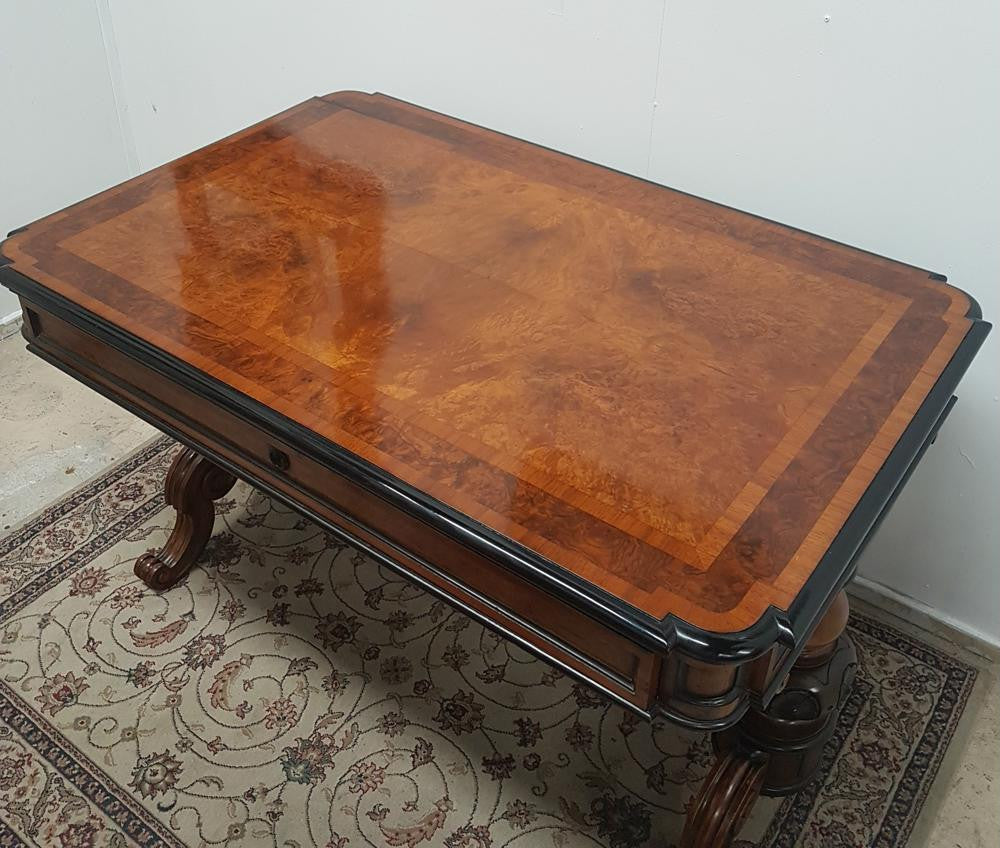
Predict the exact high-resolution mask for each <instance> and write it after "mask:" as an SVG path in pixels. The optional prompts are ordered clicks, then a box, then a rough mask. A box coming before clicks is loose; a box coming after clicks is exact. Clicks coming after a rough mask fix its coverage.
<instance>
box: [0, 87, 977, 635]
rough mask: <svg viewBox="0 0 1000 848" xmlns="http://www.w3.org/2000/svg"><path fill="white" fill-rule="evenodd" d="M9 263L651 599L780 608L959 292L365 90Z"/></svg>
mask: <svg viewBox="0 0 1000 848" xmlns="http://www.w3.org/2000/svg"><path fill="white" fill-rule="evenodd" d="M3 254H4V255H5V256H6V257H8V259H9V260H10V261H11V264H12V266H13V268H14V269H15V270H17V271H19V272H21V273H22V274H24V275H26V276H29V277H31V278H32V279H34V280H36V281H38V282H40V283H41V284H42V285H44V286H45V287H47V288H49V289H51V290H53V291H55V292H57V293H58V294H60V295H62V296H64V297H66V298H68V299H70V300H72V301H73V302H74V303H76V304H79V305H80V306H82V307H83V308H85V309H86V310H88V311H90V312H92V313H93V314H95V315H98V316H100V317H102V318H103V319H106V320H107V321H110V322H113V323H114V324H115V325H116V326H117V327H120V328H121V329H123V330H125V331H127V332H128V333H131V334H134V335H135V336H137V337H139V338H141V339H143V340H145V341H147V342H150V343H152V344H153V345H155V346H156V347H158V348H159V349H161V350H162V351H165V352H166V353H168V354H170V355H172V356H173V357H176V358H177V359H178V360H181V361H183V362H185V363H187V364H189V365H191V366H194V367H195V368H197V369H200V370H201V371H202V372H205V373H206V374H208V375H210V376H211V377H213V378H215V379H216V380H218V381H221V382H222V383H225V384H226V385H228V386H230V387H232V388H234V389H236V390H238V391H239V392H242V393H244V394H245V395H247V396H249V397H251V398H253V399H255V400H257V401H259V402H261V403H264V404H266V405H267V406H268V407H270V408H272V409H274V410H276V411H278V412H280V413H282V414H283V415H285V416H287V417H288V418H289V419H291V420H292V421H294V422H296V423H298V424H300V425H303V426H305V427H307V428H309V429H310V430H311V431H313V432H315V433H317V434H319V435H320V436H322V437H324V438H325V439H327V440H329V441H330V442H332V443H335V444H336V445H338V446H340V447H342V448H344V449H346V450H348V451H350V452H352V453H354V454H356V455H357V456H359V457H361V458H362V459H364V460H366V461H367V462H369V463H371V464H373V465H374V466H377V467H378V468H380V469H383V470H385V471H387V472H389V473H390V474H392V475H395V476H396V477H398V478H399V479H400V480H402V481H404V482H405V483H407V484H409V485H410V486H413V487H415V488H418V489H419V490H420V491H421V492H424V493H426V494H427V495H429V496H431V497H433V498H435V499H437V500H438V501H440V502H441V503H443V504H446V505H447V506H449V507H451V508H454V509H455V510H458V511H459V512H460V513H462V514H463V515H465V516H468V518H469V519H470V521H472V522H475V523H477V524H481V525H485V526H486V527H488V528H491V529H492V530H494V531H496V532H498V533H500V534H503V535H504V536H506V537H508V538H509V539H512V540H514V541H515V542H517V543H519V544H520V545H522V546H524V547H525V548H527V549H529V550H531V551H533V552H535V553H537V554H539V555H541V556H542V557H544V558H545V559H547V560H549V561H551V562H552V563H554V564H556V565H557V566H560V567H562V568H564V569H567V570H568V571H570V572H572V573H574V574H576V575H578V576H579V577H580V578H582V579H583V580H585V581H588V582H589V583H592V584H594V585H596V586H599V587H601V588H602V589H603V590H606V591H607V592H609V593H611V595H613V596H615V597H617V598H620V599H621V600H622V601H624V602H626V603H627V604H630V605H632V606H634V607H635V608H637V609H638V610H640V611H642V612H645V613H648V614H649V615H651V616H654V617H655V618H663V617H664V616H666V615H668V614H671V613H672V614H674V615H676V616H678V617H679V618H681V619H683V620H685V621H688V622H690V623H691V624H693V625H695V626H698V627H702V628H706V629H709V630H713V631H717V632H732V631H735V630H740V629H742V628H744V627H747V626H748V625H750V624H752V623H753V622H755V621H756V620H757V619H758V618H759V617H760V616H761V614H762V613H763V612H764V610H765V609H766V608H767V607H768V606H769V605H774V606H775V607H777V608H778V609H786V608H787V607H788V605H789V604H790V603H791V602H792V600H793V599H794V598H795V596H796V594H797V593H798V592H800V590H801V589H802V587H803V585H804V584H805V582H806V580H807V579H808V578H809V576H810V574H811V573H812V572H813V570H814V569H815V568H816V566H817V563H818V562H819V560H820V559H821V557H822V556H823V554H824V553H825V552H826V550H827V548H828V547H829V546H830V544H831V541H832V540H833V539H834V537H835V536H836V534H837V533H838V531H839V530H840V528H841V527H842V525H843V524H844V522H845V520H846V519H847V517H848V516H849V515H850V513H851V511H852V509H853V508H854V507H855V506H856V504H857V503H858V500H859V499H860V498H861V496H862V495H863V494H864V492H865V490H866V488H867V487H868V486H869V484H870V483H871V481H872V479H873V477H874V476H875V474H876V473H877V472H878V470H879V468H880V467H881V465H882V463H883V462H884V460H885V459H886V457H887V455H888V454H889V452H890V451H891V450H892V449H893V447H894V446H895V444H896V443H897V442H898V441H899V439H900V437H901V435H902V433H903V431H904V429H905V428H906V426H907V424H908V423H909V421H910V420H911V418H912V417H913V415H914V413H915V412H916V410H917V409H918V407H919V406H920V404H921V402H922V401H923V400H924V398H925V397H926V395H927V393H928V391H929V389H930V388H931V387H932V386H933V385H934V383H935V381H936V380H937V379H938V377H939V376H940V374H941V372H942V371H943V369H944V368H945V367H946V365H947V364H948V362H949V360H950V358H951V357H952V355H953V354H954V352H955V351H956V349H957V347H958V346H959V344H960V343H961V341H962V339H963V337H964V336H965V335H966V333H967V332H968V330H969V328H970V325H971V323H972V321H971V319H970V318H969V317H968V316H969V314H970V312H971V310H972V306H971V304H970V300H969V298H968V297H967V296H966V295H964V294H963V293H962V292H961V291H959V290H958V289H955V288H953V287H951V286H949V285H947V284H946V283H945V282H943V281H942V280H941V279H940V278H937V277H936V275H930V274H928V272H927V271H923V270H920V269H918V268H914V267H912V266H909V265H904V264H901V263H897V262H893V261H890V260H887V259H883V258H880V257H877V256H874V255H871V254H868V253H865V252H862V251H859V250H855V249H852V248H848V247H845V246H843V245H839V244H837V243H834V242H830V241H827V240H824V239H820V238H818V237H816V236H812V235H808V234H805V233H802V232H800V231H797V230H794V229H791V228H788V227H784V226H781V225H779V224H776V223H773V222H770V221H767V220H764V219H761V218H757V217H753V216H750V215H747V214H745V213H741V212H737V211H735V210H732V209H728V208H726V207H723V206H719V205H716V204H713V203H710V202H708V201H705V200H700V199H697V198H693V197H691V196H688V195H685V194H683V193H680V192H676V191H673V190H670V189H666V188H663V187H661V186H657V185H654V184H651V183H648V182H645V181H642V180H638V179H635V178H632V177H629V176H626V175H623V174H620V173H617V172H614V171H611V170H607V169H604V168H601V167H599V166H597V165H594V164H590V163H586V162H582V161H580V160H577V159H574V158H572V157H569V156H565V155H563V154H559V153H556V152H553V151H550V150H547V149H544V148H540V147H537V146H534V145H531V144H528V143H526V142H523V141H519V140H516V139H512V138H510V137H507V136H503V135H500V134H497V133H494V132H491V131H488V130H485V129H482V128H480V127H476V126H473V125H470V124H466V123H462V122H460V121H457V120H454V119H452V118H448V117H445V116H442V115H439V114H437V113H433V112H429V111H427V110H424V109H421V108H418V107H415V106H412V105H409V104H405V103H402V102H400V101H397V100H393V99H392V98H388V97H385V96H382V95H365V94H358V93H352V92H344V93H339V94H334V95H329V96H327V97H323V98H315V99H312V100H309V101H306V102H305V103H303V104H300V105H299V106H297V107H294V108H293V109H290V110H288V111H286V112H284V113H282V114H280V115H278V116H275V117H274V118H271V119H269V120H267V121H264V122H263V123H261V124H258V125H256V126H254V127H251V128H249V129H248V130H245V131H243V132H241V133H238V134H237V135H234V136H232V137H230V138H228V139H224V140H223V141H221V142H218V143H216V144H214V145H211V146H209V147H207V148H205V149H203V150H200V151H197V152H195V153H193V154H190V155H188V156H185V157H183V158H181V159H179V160H177V161H175V162H173V163H170V164H168V165H165V166H163V167H161V168H158V169H156V170H154V171H152V172H150V173H148V174H145V175H143V176H140V177H137V178H136V179H133V180H130V181H129V182H127V183H124V184H123V185H121V186H119V187H117V188H114V189H111V190H109V191H107V192H104V193H102V194H100V195H97V196H96V197H94V198H91V199H89V200H86V201H83V202H82V203H79V204H77V205H75V206H73V207H70V208H69V209H67V210H64V211H63V212H60V213H57V214H55V215H53V216H50V217H48V218H45V219H42V220H41V221H39V222H36V223H35V224H32V225H31V226H29V227H28V228H27V229H25V230H24V231H22V232H20V233H18V234H16V235H14V236H13V237H12V238H11V239H9V240H8V241H7V242H6V243H5V244H4V246H3Z"/></svg>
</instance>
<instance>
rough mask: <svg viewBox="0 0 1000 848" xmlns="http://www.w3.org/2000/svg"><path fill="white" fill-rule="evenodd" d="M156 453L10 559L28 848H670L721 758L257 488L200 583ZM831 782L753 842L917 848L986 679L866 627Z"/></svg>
mask: <svg viewBox="0 0 1000 848" xmlns="http://www.w3.org/2000/svg"><path fill="white" fill-rule="evenodd" d="M174 449H175V448H174V446H173V445H172V443H171V442H169V441H168V440H166V439H162V440H160V441H157V442H155V443H154V444H152V445H150V446H148V447H146V448H144V449H142V450H141V451H139V452H138V453H137V454H135V455H133V456H132V457H131V458H129V459H128V460H126V461H125V462H123V463H122V464H121V465H119V466H118V467H116V468H114V469H113V470H111V471H109V472H108V473H107V474H105V475H104V476H103V477H101V478H99V479H98V480H95V481H93V482H92V483H90V484H87V485H85V486H84V487H83V488H82V489H80V490H78V491H77V492H75V493H74V494H72V495H71V496H69V497H68V498H66V499H65V500H63V501H62V502H60V503H57V504H55V505H54V506H52V507H50V508H49V509H47V510H46V511H45V512H43V513H42V514H40V515H39V516H37V517H35V518H34V519H32V520H31V521H29V522H28V523H27V524H26V525H25V526H23V527H22V528H20V529H19V530H17V531H15V532H13V533H12V534H11V535H9V536H7V537H6V538H5V539H3V540H2V541H0V635H2V641H0V845H20V844H25V843H27V844H34V845H43V846H60V848H85V846H105V845H108V846H125V845H133V844H135V845H145V846H150V845H172V846H216V845H218V846H235V845H239V846H275V848H307V847H308V848H312V846H320V847H321V848H345V846H347V848H360V846H365V845H375V846H386V845H388V846H405V848H431V846H446V848H489V846H493V848H499V846H516V848H527V846H532V848H534V846H541V848H546V847H547V846H553V848H557V846H611V848H635V846H644V845H656V846H670V845H672V844H673V843H674V842H675V841H676V839H677V836H678V834H679V827H680V821H681V816H682V811H683V809H684V805H685V804H686V803H687V801H688V800H689V798H690V792H691V787H693V786H694V785H695V784H696V783H697V781H698V780H699V779H700V778H701V777H702V775H703V774H704V773H705V771H706V768H707V766H708V763H709V759H710V755H709V748H708V746H707V743H706V739H705V738H703V737H700V736H698V735H696V734H690V733H684V732H681V731H678V730H676V729H674V728H673V727H671V726H670V725H668V724H660V723H657V724H655V725H653V726H652V727H650V726H649V725H647V724H646V723H644V722H643V721H640V720H638V719H636V718H634V717H633V716H632V715H630V714H629V713H627V712H625V711H623V710H622V709H621V708H619V707H617V706H612V705H610V704H608V703H607V702H606V701H605V700H604V699H603V698H602V697H601V696H599V695H597V694H595V693H594V692H593V691H591V690H590V689H588V688H586V687H584V686H581V685H579V684H576V683H574V682H573V681H572V680H571V679H569V678H567V677H565V676H564V675H562V674H560V673H559V672H557V671H555V670H553V669H552V668H550V667H548V666H547V665H545V664H544V663H542V662H539V661H538V660H535V659H533V658H532V657H531V656H530V655H528V654H526V653H525V652H523V651H522V650H520V649H518V648H516V647H514V646H512V645H510V644H508V643H506V642H505V641H503V640H502V639H500V638H498V637H496V636H494V635H493V634H492V633H490V632H489V631H488V630H485V629H484V628H483V627H481V626H480V625H478V624H475V623H474V622H472V621H470V620H469V619H468V618H466V617H464V616H463V615H461V614H459V613H456V612H453V611H452V610H451V609H450V608H449V607H447V606H446V605H444V604H442V603H441V602H439V601H436V600H434V599H433V598H432V597H430V596H428V595H427V594H425V593H424V592H422V591H420V590H418V589H416V588H414V587H413V586H411V585H409V584H408V583H407V582H406V581H405V580H403V579H401V578H399V577H397V576H396V575H395V574H393V573H392V572H391V571H389V570H388V569H386V568H384V567H381V566H378V565H376V564H374V563H373V562H371V561H370V560H368V559H366V558H365V557H364V556H363V555H361V554H359V553H357V552H355V551H354V550H352V549H351V548H350V547H348V546H346V545H345V544H343V543H342V542H340V541H338V540H337V539H335V538H333V537H331V536H330V535H328V534H326V533H324V532H323V531H322V530H320V529H319V528H317V527H316V526H314V525H312V524H311V523H309V522H308V521H306V520H304V519H302V518H301V517H299V516H298V515H296V514H295V513H293V512H291V511H290V510H288V509H287V508H286V507H284V506H282V505H281V504H277V503H274V502H272V501H270V500H269V499H268V498H267V497H265V496H263V495H261V494H260V493H258V492H256V491H254V490H253V489H251V488H250V487H248V486H246V485H244V484H240V485H238V486H237V488H236V489H234V490H233V492H232V493H231V494H230V495H229V497H228V498H226V499H225V500H224V501H222V502H220V503H219V504H218V509H217V513H218V518H217V525H216V535H215V537H214V538H213V540H212V542H211V543H210V547H209V550H208V551H207V553H206V555H205V557H204V558H203V561H202V564H201V565H200V566H199V567H198V568H196V569H195V570H194V571H193V572H192V574H191V575H190V577H189V579H188V580H187V582H186V583H185V584H184V585H182V586H179V587H177V588H176V589H174V590H173V591H171V592H168V593H166V594H163V595H156V594H154V593H152V592H150V591H148V590H146V589H145V587H144V586H143V585H142V584H140V583H139V582H138V581H137V580H136V579H135V578H134V577H133V575H132V565H133V562H134V560H135V558H136V557H137V556H138V555H139V554H141V553H142V552H143V551H145V550H146V549H148V548H150V547H157V546H159V544H160V543H161V542H162V541H163V539H164V538H165V536H166V534H167V532H168V528H169V526H170V524H171V522H172V518H173V513H172V511H171V510H169V509H167V508H166V507H165V506H164V503H163V499H162V495H161V489H162V484H163V477H164V474H165V472H166V468H167V466H168V464H169V460H170V457H171V455H172V452H173V450H174ZM851 632H852V634H853V636H854V639H855V640H856V643H857V645H858V650H859V655H860V671H859V675H858V682H857V684H856V686H855V689H854V691H853V694H852V696H851V698H850V700H849V703H848V705H847V709H846V710H845V711H844V714H843V716H842V718H841V722H840V726H839V728H838V732H837V734H836V737H835V739H834V741H833V743H832V744H831V746H830V748H829V751H828V757H827V762H826V763H825V765H824V768H823V774H822V775H821V777H820V779H819V780H817V781H816V782H815V783H814V784H813V785H812V786H811V787H810V788H809V789H808V790H806V791H804V792H802V793H800V794H799V795H797V796H795V797H793V798H790V799H786V800H785V801H784V802H777V801H773V802H768V803H765V804H762V805H761V806H760V807H759V808H758V811H757V813H756V814H755V819H754V820H753V821H752V822H751V826H750V827H749V835H750V836H752V837H753V841H752V842H747V843H745V844H747V845H751V844H754V845H757V844H759V845H762V846H769V847H771V846H773V848H777V846H782V847H783V848H792V847H793V846H815V848H831V846H832V847H833V848H837V846H844V848H846V846H851V848H856V846H862V845H864V846H867V845H873V846H880V848H885V846H903V845H905V844H906V840H907V836H908V834H909V832H910V830H911V828H912V826H913V823H914V820H915V818H916V816H917V814H918V813H919V811H920V808H921V806H922V803H923V800H924V798H925V797H926V794H927V791H928V789H929V787H930V785H931V783H932V782H933V780H934V777H935V774H936V772H937V769H938V766H939V764H940V762H941V758H942V757H943V756H944V753H945V751H946V749H947V747H948V744H949V741H950V740H951V737H952V734H953V732H954V728H955V724H956V722H957V721H958V718H959V716H960V715H961V713H962V710H963V708H964V705H965V702H966V698H967V697H968V694H969V691H970V688H971V686H972V683H973V680H974V676H975V672H974V671H973V669H972V668H970V667H968V666H966V665H963V664H961V663H960V662H958V661H956V660H955V659H952V658H950V657H948V656H946V655H944V654H942V653H940V652H939V651H937V650H935V649H933V648H931V647H930V646H928V645H925V644H922V643H920V642H916V641H914V640H912V639H911V638H908V637H906V636H903V635H902V634H900V633H898V632H896V631H894V630H892V629H890V628H888V627H887V626H885V625H883V624H880V623H878V622H875V621H873V620H870V619H867V618H862V617H858V616H855V617H854V618H853V619H852V624H851Z"/></svg>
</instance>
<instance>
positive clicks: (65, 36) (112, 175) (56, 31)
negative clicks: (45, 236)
mask: <svg viewBox="0 0 1000 848" xmlns="http://www.w3.org/2000/svg"><path fill="white" fill-rule="evenodd" d="M0 21H2V22H3V24H2V27H3V28H2V36H0V110H2V112H0V114H2V118H0V120H2V123H3V127H2V129H0V239H2V238H3V237H4V236H6V235H7V232H8V231H9V230H12V229H14V228H15V227H20V226H23V225H24V224H27V223H29V222H30V221H33V220H35V219H36V218H40V217H41V216H42V215H46V214H48V213H49V212H54V211H55V210H57V209H61V208H62V207H63V206H66V205H67V204H69V203H73V202H75V201H77V200H80V199H82V198H84V197H86V196H88V195H91V194H94V193H95V192H97V191H100V190H102V189H105V188H107V187H108V186H111V185H114V184H115V183H118V182H121V181H122V180H123V179H125V177H126V176H128V172H127V170H126V160H125V153H124V146H123V143H122V133H121V128H120V126H119V120H118V111H117V109H116V108H115V101H114V96H113V92H112V87H111V79H110V76H109V74H108V62H107V56H106V53H105V48H104V39H103V37H102V31H101V21H100V17H99V14H98V7H97V6H95V4H94V0H62V2H60V3H58V4H56V3H32V2H16V0H0ZM16 311H17V298H16V297H14V295H12V294H11V293H10V292H9V291H7V289H5V288H0V320H2V319H4V318H5V317H7V316H8V315H10V314H11V313H14V312H16Z"/></svg>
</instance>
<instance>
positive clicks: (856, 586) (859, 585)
mask: <svg viewBox="0 0 1000 848" xmlns="http://www.w3.org/2000/svg"><path fill="white" fill-rule="evenodd" d="M848 591H849V592H851V594H856V595H857V596H858V597H860V598H861V599H863V600H866V601H868V602H869V603H872V604H874V605H875V606H879V607H881V606H882V605H883V602H888V604H889V605H890V607H892V606H894V607H897V608H900V610H901V611H903V612H907V613H912V614H915V616H916V617H917V619H920V618H923V619H928V620H929V621H930V622H931V623H934V624H938V625H944V626H945V627H947V628H949V629H950V630H953V631H955V632H956V633H957V634H960V635H961V636H963V637H965V638H966V639H969V640H972V641H973V642H976V643H979V644H980V645H981V646H982V647H983V648H985V651H986V653H988V654H990V655H993V656H996V655H997V654H998V653H1000V639H998V638H997V637H996V636H992V635H990V634H989V633H984V632H983V631H982V630H979V629H978V628H975V627H970V626H969V625H968V624H966V623H965V622H963V621H959V620H958V619H956V618H953V617H952V616H950V615H947V614H945V613H943V612H941V611H940V610H938V609H935V608H934V607H931V606H928V605H927V604H925V603H923V602H922V601H918V600H917V599H916V598H911V597H910V596H909V595H904V594H902V593H901V592H897V591H896V590H895V589H890V588H889V587H888V586H885V585H883V584H882V583H877V582H876V581H874V580H869V579H868V578H867V577H860V576H859V577H855V578H854V580H852V581H851V585H850V586H849V587H848ZM900 610H893V609H891V608H890V609H889V612H895V613H896V614H899V611H900ZM901 617H906V618H909V619H910V620H911V621H912V623H913V624H915V625H917V626H922V624H921V622H920V621H919V620H915V619H914V618H913V616H901Z"/></svg>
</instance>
